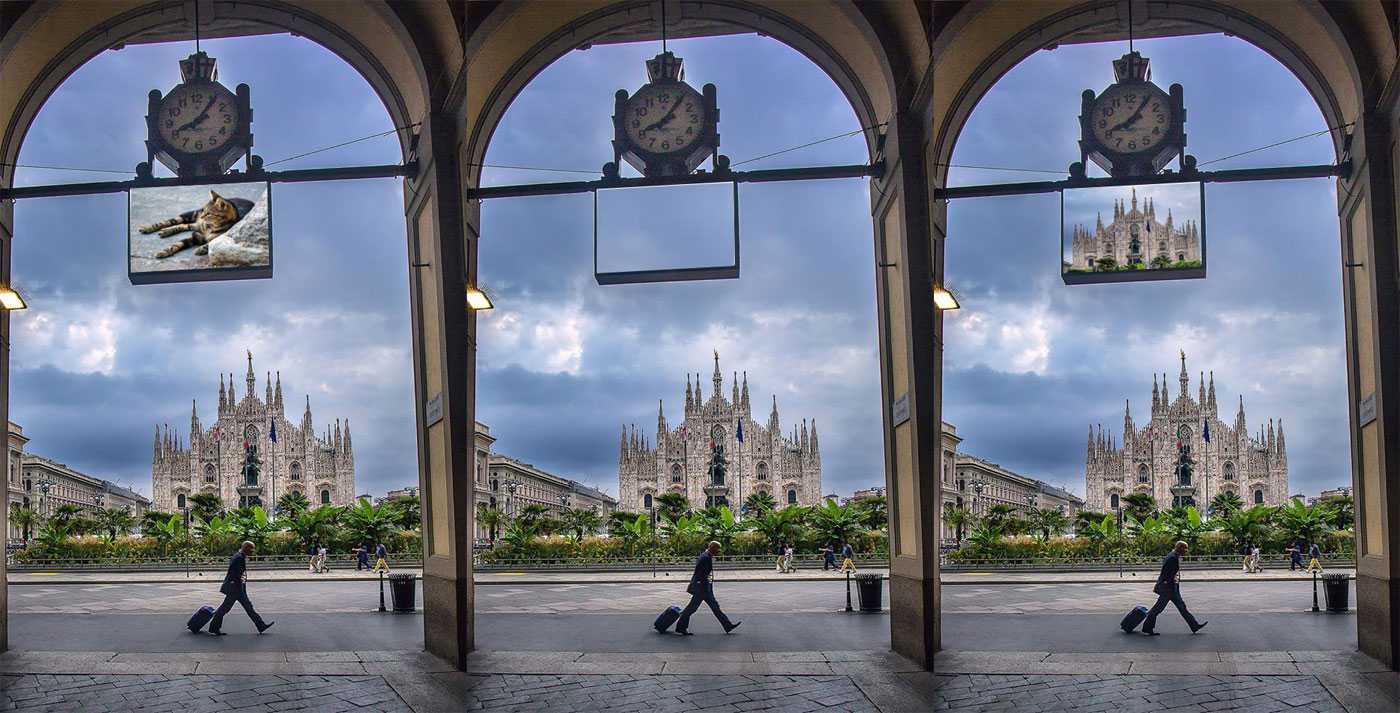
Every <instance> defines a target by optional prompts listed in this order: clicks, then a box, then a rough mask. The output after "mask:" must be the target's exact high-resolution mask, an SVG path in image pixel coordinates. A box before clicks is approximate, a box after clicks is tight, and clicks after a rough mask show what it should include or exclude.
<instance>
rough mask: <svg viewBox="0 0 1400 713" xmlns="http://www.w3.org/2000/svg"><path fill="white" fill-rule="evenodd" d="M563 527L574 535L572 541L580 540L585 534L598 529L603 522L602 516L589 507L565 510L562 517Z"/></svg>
mask: <svg viewBox="0 0 1400 713" xmlns="http://www.w3.org/2000/svg"><path fill="white" fill-rule="evenodd" d="M562 520H563V523H564V529H566V530H568V531H569V532H570V533H572V534H573V536H574V542H576V543H577V542H582V541H583V538H584V536H585V535H591V534H593V533H595V532H597V531H598V527H599V526H601V525H602V524H603V518H601V517H598V513H596V512H593V510H592V509H590V508H578V509H574V510H565V511H564V517H563V518H562Z"/></svg>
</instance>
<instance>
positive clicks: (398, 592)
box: [389, 574, 418, 612]
mask: <svg viewBox="0 0 1400 713" xmlns="http://www.w3.org/2000/svg"><path fill="white" fill-rule="evenodd" d="M417 579H418V578H417V577H415V576H414V575H411V574H391V575H389V594H390V595H392V597H393V599H394V611H396V612H411V611H413V598H414V588H415V587H416V585H415V584H414V582H416V581H417Z"/></svg>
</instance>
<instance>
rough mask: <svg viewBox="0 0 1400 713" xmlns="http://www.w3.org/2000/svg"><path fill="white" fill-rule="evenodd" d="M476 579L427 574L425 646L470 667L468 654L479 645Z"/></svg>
mask: <svg viewBox="0 0 1400 713" xmlns="http://www.w3.org/2000/svg"><path fill="white" fill-rule="evenodd" d="M472 599H473V597H472V581H471V579H470V578H467V579H458V578H447V577H440V576H435V575H431V574H428V573H426V572H425V573H424V574H423V647H424V648H425V649H427V651H428V653H430V654H433V655H434V656H437V657H439V658H442V659H444V660H446V661H450V662H452V664H453V665H455V666H456V667H457V670H459V671H465V670H467V654H469V653H471V652H472V649H474V648H476V641H475V638H474V635H475V632H476V626H475V624H476V621H475V618H474V617H475V614H474V612H473V602H472Z"/></svg>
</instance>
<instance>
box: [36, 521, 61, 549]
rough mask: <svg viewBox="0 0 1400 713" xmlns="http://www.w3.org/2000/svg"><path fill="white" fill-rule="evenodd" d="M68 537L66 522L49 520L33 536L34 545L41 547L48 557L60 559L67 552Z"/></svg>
mask: <svg viewBox="0 0 1400 713" xmlns="http://www.w3.org/2000/svg"><path fill="white" fill-rule="evenodd" d="M68 535H69V530H68V523H67V522H64V521H63V520H58V519H51V520H48V521H46V522H45V523H44V524H43V526H41V527H40V528H39V532H38V533H37V534H35V535H34V543H35V544H37V545H39V546H40V547H42V548H43V549H44V551H45V552H46V553H47V554H48V555H49V556H50V557H62V556H63V555H65V554H67V551H68Z"/></svg>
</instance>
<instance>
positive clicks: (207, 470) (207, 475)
mask: <svg viewBox="0 0 1400 713" xmlns="http://www.w3.org/2000/svg"><path fill="white" fill-rule="evenodd" d="M216 479H217V477H216V476H215V475H214V464H213V463H206V464H205V465H204V482H206V483H212V482H214V481H215V480H216Z"/></svg>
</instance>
